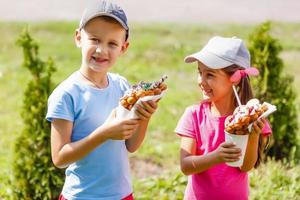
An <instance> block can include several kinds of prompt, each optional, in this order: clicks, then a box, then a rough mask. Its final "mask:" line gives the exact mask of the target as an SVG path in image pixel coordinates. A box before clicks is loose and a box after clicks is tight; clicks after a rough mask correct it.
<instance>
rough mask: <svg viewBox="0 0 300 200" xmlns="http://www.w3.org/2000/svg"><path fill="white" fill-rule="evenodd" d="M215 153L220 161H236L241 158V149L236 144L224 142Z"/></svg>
mask: <svg viewBox="0 0 300 200" xmlns="http://www.w3.org/2000/svg"><path fill="white" fill-rule="evenodd" d="M215 154H216V157H217V160H218V163H223V162H235V161H238V160H239V159H240V156H241V149H240V148H237V147H236V145H235V144H233V143H228V142H223V143H222V144H220V146H219V147H218V148H217V149H216V150H215Z"/></svg>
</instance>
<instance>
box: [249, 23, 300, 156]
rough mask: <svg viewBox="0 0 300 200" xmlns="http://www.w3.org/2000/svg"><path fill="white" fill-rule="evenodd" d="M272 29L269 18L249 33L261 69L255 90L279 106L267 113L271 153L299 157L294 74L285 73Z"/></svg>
mask: <svg viewBox="0 0 300 200" xmlns="http://www.w3.org/2000/svg"><path fill="white" fill-rule="evenodd" d="M270 29H271V24H270V22H266V23H263V24H262V25H260V26H259V27H258V28H257V30H255V32H254V33H253V34H251V35H250V44H249V50H250V53H251V56H252V65H253V66H256V67H257V68H258V69H259V71H260V76H259V78H258V79H256V80H253V81H254V90H255V94H256V96H257V97H258V98H259V99H260V100H261V101H267V102H270V103H272V104H274V105H276V106H277V111H276V113H274V114H272V115H271V116H270V117H268V119H269V120H270V122H271V124H272V130H273V136H274V140H273V141H272V142H273V145H271V148H270V150H269V155H270V156H273V157H275V158H276V159H284V158H286V159H287V158H290V159H291V160H294V158H295V159H296V160H299V157H300V155H299V153H297V151H298V152H299V141H298V138H297V130H298V124H297V123H298V121H297V120H298V116H297V113H298V107H297V104H296V98H297V95H296V92H295V91H294V88H293V87H292V85H293V77H292V76H290V75H286V74H285V73H283V72H284V69H285V68H284V64H283V61H282V60H281V58H280V57H279V53H280V52H281V50H282V47H281V45H280V43H279V41H278V40H276V39H274V38H273V37H272V36H271V35H270Z"/></svg>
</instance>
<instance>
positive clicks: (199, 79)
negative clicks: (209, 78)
mask: <svg viewBox="0 0 300 200" xmlns="http://www.w3.org/2000/svg"><path fill="white" fill-rule="evenodd" d="M198 85H199V87H201V86H205V85H206V80H205V78H204V77H202V76H201V75H198Z"/></svg>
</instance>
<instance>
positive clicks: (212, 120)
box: [175, 102, 272, 200]
mask: <svg viewBox="0 0 300 200" xmlns="http://www.w3.org/2000/svg"><path fill="white" fill-rule="evenodd" d="M226 117H227V116H222V117H214V116H212V114H211V112H210V103H209V102H202V103H201V104H200V105H193V106H190V107H188V108H187V109H186V110H185V112H184V114H183V115H182V117H181V119H180V120H179V122H178V124H177V127H176V129H175V132H176V133H177V134H178V135H180V136H183V137H191V138H194V139H195V140H196V145H197V150H196V154H197V155H205V154H207V153H209V152H212V151H214V150H215V149H217V148H218V146H219V145H220V144H221V143H222V142H224V141H225V134H224V122H225V118H226ZM262 132H263V134H264V135H268V134H271V132H272V130H271V128H270V126H269V124H266V125H265V127H264V128H263V130H262ZM248 185H249V184H248V175H247V173H246V172H241V171H240V169H239V168H238V167H230V166H228V165H226V164H225V163H222V164H218V165H215V166H213V167H211V168H210V169H208V170H206V171H204V172H201V173H198V174H192V175H190V176H188V184H187V188H186V191H185V195H184V199H188V200H194V199H195V200H200V199H201V200H219V199H222V200H244V199H248V196H249V188H248V187H249V186H248Z"/></svg>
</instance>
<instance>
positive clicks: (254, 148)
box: [240, 118, 266, 172]
mask: <svg viewBox="0 0 300 200" xmlns="http://www.w3.org/2000/svg"><path fill="white" fill-rule="evenodd" d="M265 123H266V120H265V119H264V118H261V119H259V120H257V121H256V122H254V123H253V127H252V128H253V130H252V132H251V133H250V134H249V138H248V144H247V149H246V153H245V157H244V163H243V165H242V167H241V168H240V169H241V171H244V172H247V171H249V170H251V169H252V168H253V167H254V165H255V163H256V161H257V159H258V143H259V136H260V134H261V130H262V128H263V127H264V124H265ZM263 142H266V140H265V139H264V140H263Z"/></svg>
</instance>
